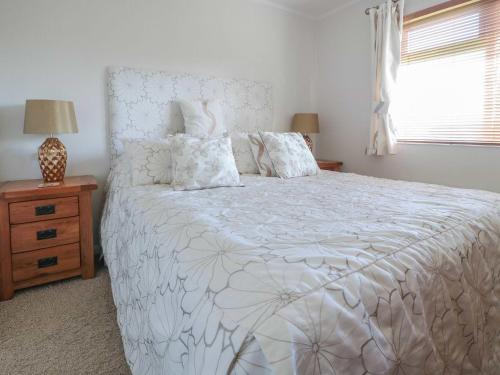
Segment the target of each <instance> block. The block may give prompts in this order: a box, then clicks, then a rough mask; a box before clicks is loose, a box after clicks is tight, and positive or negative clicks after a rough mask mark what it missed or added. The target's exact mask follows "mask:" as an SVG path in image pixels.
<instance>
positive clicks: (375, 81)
mask: <svg viewBox="0 0 500 375" xmlns="http://www.w3.org/2000/svg"><path fill="white" fill-rule="evenodd" d="M403 6H404V0H399V1H397V2H393V1H391V0H386V2H385V3H383V4H380V5H379V6H378V7H374V8H371V9H370V13H369V15H370V26H371V46H370V47H371V51H372V113H371V127H370V144H369V146H368V148H367V154H369V155H386V154H395V153H396V152H397V138H396V129H395V126H394V123H393V121H392V118H391V114H390V106H391V100H392V98H393V95H394V88H395V85H396V80H397V75H398V69H399V65H400V62H401V38H402V32H403Z"/></svg>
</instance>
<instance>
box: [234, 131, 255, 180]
mask: <svg viewBox="0 0 500 375" xmlns="http://www.w3.org/2000/svg"><path fill="white" fill-rule="evenodd" d="M231 143H232V145H233V154H234V160H235V161H236V167H237V168H238V172H240V173H241V174H258V173H259V167H257V164H256V163H255V159H254V157H253V153H252V147H251V146H250V140H249V139H248V134H247V133H235V134H233V135H231Z"/></svg>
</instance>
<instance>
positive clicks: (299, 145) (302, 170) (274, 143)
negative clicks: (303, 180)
mask: <svg viewBox="0 0 500 375" xmlns="http://www.w3.org/2000/svg"><path fill="white" fill-rule="evenodd" d="M259 134H260V136H261V138H262V141H263V142H264V144H265V146H266V149H267V152H268V153H269V157H270V158H271V160H272V162H273V165H274V168H275V169H276V174H277V175H278V176H279V177H281V178H292V177H302V176H315V175H317V174H318V172H319V168H318V163H317V162H316V160H315V159H314V156H313V154H312V153H311V150H309V147H307V145H306V142H305V141H304V137H302V135H300V134H299V133H271V132H261V133H259Z"/></svg>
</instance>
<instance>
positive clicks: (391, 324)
mask: <svg viewBox="0 0 500 375" xmlns="http://www.w3.org/2000/svg"><path fill="white" fill-rule="evenodd" d="M148 77H154V80H157V79H158V80H159V79H164V80H165V81H163V83H168V82H174V83H173V84H172V85H171V86H172V88H173V90H171V91H172V95H173V96H175V95H178V94H177V92H176V91H177V89H178V88H176V85H178V82H180V79H179V78H172V77H171V76H168V77H170V78H168V77H167V76H166V74H165V73H159V72H144V71H137V70H133V69H128V68H115V69H112V70H111V71H110V104H111V107H110V108H111V116H112V117H111V127H112V132H111V133H112V134H111V135H112V136H111V139H112V146H111V147H112V157H113V168H112V171H111V174H110V185H109V188H108V193H107V200H106V204H105V208H104V212H103V219H102V228H101V229H102V231H101V236H102V244H103V250H104V256H105V260H106V263H107V265H108V268H109V272H110V276H111V282H112V284H111V285H112V290H113V298H114V301H115V304H116V306H117V317H118V324H119V327H120V330H121V334H122V338H123V344H124V349H125V354H126V358H127V361H128V363H129V365H130V367H131V369H132V372H133V374H207V375H208V374H257V375H258V374H438V373H440V374H480V373H482V374H497V373H498V368H500V358H499V354H500V332H499V331H500V320H499V319H500V309H499V307H500V300H499V298H500V282H499V280H498V278H499V277H500V195H498V194H494V193H488V192H484V191H474V190H463V189H453V188H447V187H442V186H435V185H427V184H419V183H409V182H401V181H391V180H384V179H376V178H371V177H366V176H359V175H354V174H347V173H336V172H326V171H324V172H322V173H321V174H320V175H318V176H312V177H303V178H296V179H290V180H282V179H278V178H266V177H260V176H243V177H242V182H243V183H244V187H237V188H235V187H233V188H217V189H208V190H198V191H189V192H187V191H174V190H172V189H171V188H170V187H169V186H168V185H154V186H142V187H121V185H120V183H118V182H117V181H119V180H120V179H121V178H123V175H122V174H120V171H119V170H118V168H116V160H117V158H118V155H119V153H120V151H119V147H120V144H119V139H120V137H121V136H123V135H124V134H126V135H129V136H130V135H131V134H132V135H134V136H137V137H141V136H145V135H148V136H161V135H163V133H164V132H166V131H168V130H166V127H165V124H167V123H168V124H171V123H172V121H170V120H165V122H164V123H162V122H161V121H160V122H158V123H157V124H156V125H154V124H152V123H151V124H148V123H147V122H148V121H150V120H149V118H146V119H144V118H141V125H140V126H138V125H137V122H136V120H135V119H136V117H139V115H138V112H137V111H136V110H135V109H134V108H135V107H134V106H142V107H143V108H144V110H145V111H148V110H150V108H149V109H148V108H147V107H148V106H150V104H154V103H155V102H154V101H155V99H154V95H153V94H154V93H155V92H156V91H154V90H153V89H151V90H150V91H148V92H147V93H145V92H142V93H139V94H137V93H135V94H134V91H133V90H132V89H130V87H131V85H132V86H133V84H134V83H133V82H135V81H136V86H137V88H138V90H139V91H141V90H142V91H144V87H148V86H147V85H146V84H144V82H145V81H146V80H148V79H151V78H148ZM166 77H167V78H166ZM176 77H179V76H176ZM183 77H186V76H183ZM190 79H191V81H192V82H195V81H197V82H199V84H198V85H191V90H192V91H193V90H194V91H195V92H198V90H200V91H199V92H201V93H203V87H204V85H205V84H206V83H207V82H212V81H213V80H216V79H214V78H210V79H198V78H196V79H195V78H190ZM134 80H135V81H134ZM211 80H212V81H211ZM127 81H128V84H127ZM217 81H218V82H219V84H218V85H219V86H220V87H222V88H223V89H222V91H221V92H222V94H223V96H224V100H225V101H224V103H225V105H227V108H226V111H227V113H228V114H229V115H228V116H230V118H231V119H234V120H235V121H234V122H233V124H235V126H239V127H244V128H245V130H249V129H251V128H252V127H253V126H256V124H258V123H259V121H262V120H263V119H267V118H268V116H271V114H270V111H271V106H270V104H269V103H270V102H271V101H272V100H271V96H272V95H271V91H270V87H269V86H268V85H266V84H258V83H252V82H247V81H234V80H231V81H223V80H217ZM130 82H132V84H130ZM156 82H159V81H156ZM182 85H184V84H182ZM153 86H154V87H156V89H157V91H161V90H159V87H160V86H161V85H159V84H157V85H152V86H151V87H153ZM162 87H163V86H162ZM183 87H184V86H183ZM186 87H187V86H186ZM193 87H194V89H193ZM117 88H119V89H117ZM129 89H130V90H129ZM120 90H121V91H120ZM127 90H129V91H127ZM134 90H135V91H137V89H134ZM148 90H149V89H148ZM162 90H163V89H162ZM251 92H252V93H251ZM254 93H257V94H258V95H257V97H258V99H256V100H255V101H254V102H252V103H254V104H251V106H252V108H251V109H249V107H248V106H249V104H248V103H249V102H250V101H249V100H248V99H249V97H251V96H253V95H254ZM134 95H136V96H134ZM162 95H163V94H162ZM196 95H197V94H196ZM233 99H234V100H233ZM259 100H260V102H259ZM142 101H147V102H149V104H144V103H142ZM238 103H239V104H238ZM166 105H169V104H166ZM173 111H174V110H173V109H172V111H163V112H162V113H168V116H172V117H170V119H172V118H175V116H174V115H172V112H173ZM255 118H258V119H259V121H257V122H256V121H255ZM154 121H157V119H155V120H154ZM173 122H174V123H175V120H173ZM168 126H170V125H168ZM175 126H178V125H175ZM238 130H242V129H241V128H240V129H238ZM146 133H147V134H146Z"/></svg>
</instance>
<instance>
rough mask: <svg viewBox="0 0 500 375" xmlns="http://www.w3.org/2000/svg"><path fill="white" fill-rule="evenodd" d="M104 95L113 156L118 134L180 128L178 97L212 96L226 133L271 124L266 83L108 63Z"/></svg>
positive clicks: (157, 133)
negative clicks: (106, 95)
mask: <svg viewBox="0 0 500 375" xmlns="http://www.w3.org/2000/svg"><path fill="white" fill-rule="evenodd" d="M108 95H109V118H110V130H111V160H112V161H114V160H115V159H116V157H117V156H118V155H120V153H121V151H122V147H123V145H122V142H121V141H120V140H121V139H123V138H161V137H165V136H166V135H168V134H175V133H178V132H183V131H184V121H183V118H182V113H181V111H180V108H179V105H178V104H177V100H179V99H187V100H193V99H200V100H211V99H217V100H218V101H219V102H220V105H221V107H222V111H223V113H224V120H225V125H226V127H227V129H228V131H229V133H234V132H252V131H256V130H259V129H263V130H271V129H272V122H273V107H272V102H273V100H272V87H271V85H270V84H268V83H263V82H254V81H247V80H239V79H220V78H215V77H201V76H195V75H192V74H183V73H181V74H174V73H169V72H165V71H152V70H139V69H133V68H126V67H113V68H109V69H108Z"/></svg>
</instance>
